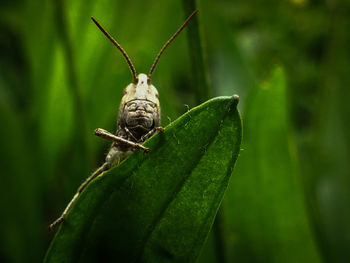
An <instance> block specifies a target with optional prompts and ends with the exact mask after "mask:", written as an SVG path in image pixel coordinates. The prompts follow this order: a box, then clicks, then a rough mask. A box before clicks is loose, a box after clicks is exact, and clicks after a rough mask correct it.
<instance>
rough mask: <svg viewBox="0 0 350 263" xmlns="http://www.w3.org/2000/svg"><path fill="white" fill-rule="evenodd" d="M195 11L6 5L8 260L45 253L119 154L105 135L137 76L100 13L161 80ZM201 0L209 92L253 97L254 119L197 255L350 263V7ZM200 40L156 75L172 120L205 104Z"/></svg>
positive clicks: (3, 229) (1, 88)
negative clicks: (87, 181)
mask: <svg viewBox="0 0 350 263" xmlns="http://www.w3.org/2000/svg"><path fill="white" fill-rule="evenodd" d="M182 4H183V3H182V2H181V1H179V0H177V1H176V0H173V1H156V0H149V1H122V0H115V1H110V0H101V1H81V0H71V1H64V0H36V1H29V0H11V1H10V0H2V1H1V3H0V28H1V30H0V45H1V48H0V52H1V60H0V123H1V129H0V145H1V147H0V164H1V184H0V188H1V189H0V193H1V195H0V211H1V216H0V262H40V261H41V260H42V258H43V256H44V254H45V251H46V249H47V248H48V245H49V242H50V240H51V239H52V237H53V233H49V232H48V231H47V226H48V225H49V223H50V222H52V221H53V220H54V219H55V218H56V217H57V216H58V215H59V214H60V213H61V212H62V210H63V209H64V207H65V205H66V204H67V203H68V201H69V200H70V198H71V197H72V196H73V194H74V193H75V191H76V189H77V187H78V185H79V184H80V183H81V182H82V181H83V180H84V178H86V177H87V176H88V175H89V174H90V173H91V171H93V170H94V169H95V168H97V167H98V166H99V164H101V162H102V161H103V159H104V154H105V153H106V151H107V149H108V147H109V143H108V142H106V141H104V140H101V139H99V138H97V137H94V136H93V130H94V129H95V128H97V127H101V128H104V129H108V130H109V131H113V132H114V130H115V126H116V118H117V109H118V106H119V101H120V99H121V93H122V90H123V89H124V87H125V86H126V85H127V84H129V83H130V81H131V76H130V72H129V69H128V67H127V65H126V63H125V61H124V59H123V58H122V56H121V54H120V53H119V51H117V50H116V48H115V47H114V46H113V45H112V44H111V43H110V42H109V41H108V40H107V39H106V38H105V37H104V36H103V34H102V33H101V32H100V31H99V30H98V29H97V28H96V26H95V25H94V24H93V23H92V22H91V21H90V16H94V17H95V18H96V19H97V20H98V21H99V22H100V23H101V24H102V25H103V26H104V27H105V28H106V29H107V30H108V31H109V32H110V33H111V34H112V35H113V36H115V38H116V39H117V40H118V41H119V42H120V44H121V45H122V46H123V47H124V49H125V50H126V51H127V52H128V54H129V56H130V57H131V59H132V61H133V63H134V65H135V67H136V69H137V70H138V72H139V73H141V72H144V73H147V72H148V70H149V68H150V66H151V64H152V62H153V60H154V57H155V55H156V54H157V53H158V51H159V49H160V48H161V47H162V45H163V44H164V43H165V41H166V40H167V39H168V38H169V37H170V36H171V35H172V34H173V33H174V32H175V30H176V29H177V28H178V26H179V25H180V24H181V23H182V22H183V21H184V19H185V13H184V11H183V5H182ZM197 5H198V8H199V9H200V13H199V17H198V18H199V23H200V29H201V40H202V47H203V51H204V57H205V61H206V64H207V66H208V78H209V80H210V92H211V95H210V97H213V96H221V95H232V94H239V95H240V97H241V101H240V105H239V107H240V110H241V113H242V116H243V125H244V126H243V127H244V142H243V145H242V152H241V156H240V157H239V158H238V161H237V166H236V169H235V171H234V173H233V177H232V178H231V182H230V186H229V189H228V191H227V193H226V196H225V199H224V201H223V204H222V207H221V209H220V210H219V213H218V216H217V219H216V221H215V224H214V226H213V229H212V231H211V233H210V235H209V238H208V242H207V244H206V245H205V247H204V249H203V253H202V256H201V257H200V259H199V261H200V262H225V261H226V262H350V250H349V248H350V224H349V222H350V169H349V165H350V162H349V160H350V158H349V155H350V153H349V150H350V119H349V116H350V104H349V102H348V101H349V99H350V96H349V95H350V94H349V93H350V89H349V86H350V49H349V47H350V34H349V28H350V3H349V1H345V0H344V1H342V0H329V1H316V0H288V1H272V0H267V1H247V0H235V1H225V0H219V1H215V2H214V1H209V0H202V1H198V2H197ZM186 37H187V35H186V34H181V35H180V37H179V38H178V39H176V41H175V42H174V43H173V44H172V45H171V46H170V47H169V49H168V50H167V51H166V53H165V54H164V56H163V57H162V58H161V60H160V62H159V64H158V67H157V69H156V70H155V73H154V75H153V84H154V85H155V86H156V87H157V88H158V91H159V93H160V101H161V107H162V125H163V126H166V125H167V124H168V123H169V122H171V121H172V120H174V119H176V118H177V117H178V116H180V115H181V114H182V113H184V112H185V111H186V110H187V105H188V106H189V107H190V108H192V107H194V106H196V105H198V102H199V101H201V100H200V99H199V98H198V95H196V94H197V93H196V89H195V88H194V87H196V82H195V81H194V80H193V78H192V71H193V70H192V66H193V65H192V66H191V56H190V54H191V49H189V45H188V43H187V41H186V39H187V38H186ZM194 66H195V65H194ZM203 132H205V131H203ZM179 216H181V215H179Z"/></svg>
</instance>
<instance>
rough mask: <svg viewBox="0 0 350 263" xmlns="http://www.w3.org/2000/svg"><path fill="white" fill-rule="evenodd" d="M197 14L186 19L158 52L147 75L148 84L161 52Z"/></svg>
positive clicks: (194, 13) (196, 11)
mask: <svg viewBox="0 0 350 263" xmlns="http://www.w3.org/2000/svg"><path fill="white" fill-rule="evenodd" d="M197 13H198V10H195V11H193V12H192V14H191V15H190V16H189V17H188V18H187V19H186V21H185V22H184V23H183V25H182V26H181V27H180V28H179V29H178V30H177V31H176V32H175V34H174V35H173V36H172V37H171V38H170V39H169V40H168V41H167V42H166V43H165V44H164V46H163V47H162V49H161V50H160V51H159V53H158V55H157V57H156V59H155V60H154V62H153V65H152V67H151V69H150V71H149V73H148V83H151V78H152V74H153V71H154V69H155V68H156V66H157V63H158V61H159V59H160V56H161V55H162V54H163V52H164V51H165V49H166V48H167V47H168V46H169V45H170V44H171V42H173V40H174V39H175V38H176V37H177V36H178V35H179V34H180V33H181V31H182V30H183V29H184V28H185V27H186V26H187V24H188V23H189V22H190V21H191V19H192V18H193V17H194V16H195V15H196V14H197Z"/></svg>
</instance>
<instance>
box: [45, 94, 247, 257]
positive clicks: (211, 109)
mask: <svg viewBox="0 0 350 263" xmlns="http://www.w3.org/2000/svg"><path fill="white" fill-rule="evenodd" d="M237 102H238V99H237V98H236V97H219V98H215V99H212V100H209V101H207V102H206V103H204V104H202V105H200V106H198V107H196V108H194V109H192V110H191V111H189V112H187V113H186V114H184V115H183V116H182V117H180V118H179V119H177V120H176V121H174V122H173V123H171V124H170V125H169V126H167V127H166V128H165V130H164V132H162V133H160V134H157V135H155V136H154V137H152V138H151V139H150V140H148V141H147V142H146V143H145V145H146V146H147V147H149V148H150V149H151V151H150V153H149V154H144V153H142V152H135V153H134V154H133V155H132V156H130V157H129V158H128V159H126V160H125V161H124V162H122V163H121V164H120V165H119V166H118V167H116V168H114V169H112V170H110V171H109V172H106V173H104V174H102V175H101V176H99V177H98V178H96V179H95V180H94V181H93V182H92V183H91V184H90V185H89V186H88V187H87V188H86V189H85V191H84V192H83V193H82V194H81V196H80V198H79V200H78V201H77V203H76V205H75V206H74V207H73V209H72V210H71V212H70V213H69V214H68V216H67V219H66V221H65V222H63V224H62V226H61V227H60V229H59V231H58V233H57V234H56V237H55V239H54V240H53V242H52V244H51V247H50V248H49V250H48V253H47V255H46V259H45V260H46V262H77V261H80V262H87V261H88V262H97V261H101V260H102V261H104V259H105V260H107V259H111V258H113V260H115V261H118V260H119V261H123V262H135V261H136V262H165V261H167V262H168V261H170V262H193V261H194V260H195V259H196V258H197V257H198V255H199V252H200V249H201V247H202V245H203V243H204V241H205V239H206V237H207V235H208V232H209V229H210V227H211V225H212V223H213V220H214V217H215V215H216V212H217V209H218V207H219V205H220V202H221V200H222V197H223V194H224V192H225V189H226V187H227V184H228V180H229V178H230V176H231V173H232V169H233V167H234V163H235V160H236V158H237V156H238V153H239V149H240V141H241V122H240V117H239V114H238V111H237V109H236V106H237Z"/></svg>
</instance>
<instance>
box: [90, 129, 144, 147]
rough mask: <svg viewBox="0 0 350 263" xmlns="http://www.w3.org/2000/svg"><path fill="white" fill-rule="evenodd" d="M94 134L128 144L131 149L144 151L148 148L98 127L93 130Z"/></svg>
mask: <svg viewBox="0 0 350 263" xmlns="http://www.w3.org/2000/svg"><path fill="white" fill-rule="evenodd" d="M95 135H96V136H99V137H102V138H104V139H106V140H109V141H112V142H115V143H118V144H122V145H126V146H129V147H130V148H131V149H140V150H143V151H144V152H149V148H147V147H144V146H142V145H141V144H138V143H134V142H132V141H129V140H126V139H124V138H121V137H118V136H115V135H114V134H112V133H110V132H108V131H106V130H103V129H100V128H98V129H96V130H95Z"/></svg>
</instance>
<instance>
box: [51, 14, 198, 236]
mask: <svg viewBox="0 0 350 263" xmlns="http://www.w3.org/2000/svg"><path fill="white" fill-rule="evenodd" d="M197 13H198V10H195V11H194V12H193V13H192V14H191V15H190V16H189V17H188V18H187V19H186V20H185V22H184V23H183V24H182V26H180V27H179V29H178V30H177V31H176V32H175V34H174V35H173V36H172V37H171V38H170V39H169V40H168V41H167V42H166V43H165V44H164V46H163V47H162V48H161V50H160V51H159V53H158V55H157V56H156V58H155V60H154V62H153V64H152V66H151V69H150V71H149V73H148V75H146V74H143V73H141V74H139V75H136V70H135V68H134V66H133V64H132V62H131V60H130V58H129V56H128V55H127V53H126V52H125V51H124V49H123V48H122V47H121V46H120V44H119V43H118V42H117V41H116V40H115V39H114V38H113V37H112V36H111V35H110V34H109V33H108V32H107V31H106V30H105V29H104V28H103V27H102V26H101V25H100V24H99V23H98V22H97V21H96V20H95V19H94V18H93V17H91V19H92V21H93V22H94V23H95V24H96V26H97V27H98V28H99V29H100V30H101V31H102V33H103V34H104V35H105V36H106V37H107V38H108V39H109V40H110V41H111V42H112V43H113V44H114V45H115V46H116V47H117V48H118V49H119V51H120V52H121V53H122V55H123V56H124V58H125V60H126V62H127V64H128V66H129V69H130V71H131V74H132V77H133V80H132V83H130V84H129V85H128V86H127V87H126V88H125V89H124V91H123V96H122V99H121V103H120V106H119V113H118V121H117V131H116V134H115V135H113V134H111V133H109V132H107V131H105V130H103V129H99V128H98V129H96V130H95V135H97V136H100V137H102V138H104V139H107V140H110V141H112V145H111V148H110V150H109V152H108V154H107V156H106V160H105V162H104V163H103V164H102V165H101V166H100V167H99V168H98V169H97V170H96V171H95V172H94V173H93V174H92V175H90V177H88V178H87V179H86V180H85V181H84V182H83V183H82V184H81V186H80V187H79V188H78V191H77V193H76V194H75V195H74V197H73V199H72V200H71V201H70V202H69V204H68V205H67V207H66V209H65V210H64V211H63V213H62V215H61V216H60V217H59V218H57V219H56V220H55V221H54V222H53V223H52V224H51V225H50V226H49V229H50V230H51V229H52V228H54V227H55V226H56V225H59V224H60V223H62V222H63V221H64V219H65V217H66V215H67V213H68V212H69V210H70V209H71V208H72V207H73V205H74V203H75V202H76V200H77V199H78V197H79V195H80V193H81V192H82V191H83V190H84V189H85V187H86V186H87V185H88V184H89V183H90V182H91V181H92V180H93V179H94V178H96V177H97V176H98V175H100V174H101V173H103V172H104V171H107V170H109V169H110V168H112V167H113V166H115V165H118V164H119V163H120V162H121V161H122V160H124V159H125V158H126V157H127V156H128V155H130V154H131V153H132V152H133V151H134V150H135V149H141V150H143V151H145V152H148V151H149V149H148V148H146V147H144V146H142V145H141V144H140V143H142V142H144V141H145V140H147V139H148V138H150V137H151V136H152V135H153V134H154V133H156V132H157V131H162V130H163V128H162V127H160V104H159V99H158V97H159V94H158V91H157V89H156V88H155V87H154V86H153V85H152V84H151V79H152V74H153V72H154V70H155V68H156V66H157V63H158V61H159V59H160V57H161V55H162V54H163V52H164V51H165V49H166V48H167V47H168V46H169V45H170V43H171V42H172V41H173V40H174V39H175V38H176V37H177V36H178V35H179V34H180V32H181V31H182V30H183V29H184V28H185V27H186V25H187V24H188V23H189V22H190V21H191V19H192V18H193V17H194V16H195V15H196V14H197Z"/></svg>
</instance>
